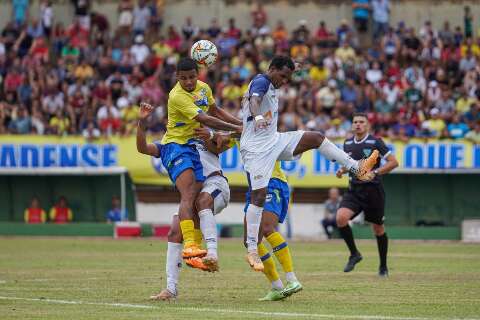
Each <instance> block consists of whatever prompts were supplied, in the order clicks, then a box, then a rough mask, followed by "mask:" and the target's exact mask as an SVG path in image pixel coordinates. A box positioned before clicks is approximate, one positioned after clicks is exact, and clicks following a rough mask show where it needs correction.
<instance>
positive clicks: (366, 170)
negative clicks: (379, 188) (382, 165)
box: [355, 150, 379, 181]
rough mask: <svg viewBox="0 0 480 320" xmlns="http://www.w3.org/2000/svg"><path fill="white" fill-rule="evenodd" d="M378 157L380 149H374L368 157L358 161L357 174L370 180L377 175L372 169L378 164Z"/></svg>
mask: <svg viewBox="0 0 480 320" xmlns="http://www.w3.org/2000/svg"><path fill="white" fill-rule="evenodd" d="M378 157H379V153H378V150H373V152H372V154H371V155H370V156H369V157H368V158H366V159H362V160H360V161H358V170H355V175H356V176H357V178H358V179H359V180H362V181H370V180H372V179H373V178H374V177H375V174H374V173H373V172H372V169H373V167H374V166H375V165H376V164H377V161H378Z"/></svg>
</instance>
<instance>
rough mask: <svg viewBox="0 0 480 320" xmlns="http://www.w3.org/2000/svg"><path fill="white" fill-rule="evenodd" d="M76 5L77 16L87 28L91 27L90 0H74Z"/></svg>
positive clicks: (83, 26)
mask: <svg viewBox="0 0 480 320" xmlns="http://www.w3.org/2000/svg"><path fill="white" fill-rule="evenodd" d="M72 2H73V5H74V7H75V17H76V19H78V22H79V23H80V25H81V26H82V28H84V29H85V30H88V29H90V17H89V10H90V0H72Z"/></svg>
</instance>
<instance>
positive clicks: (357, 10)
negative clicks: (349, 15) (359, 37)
mask: <svg viewBox="0 0 480 320" xmlns="http://www.w3.org/2000/svg"><path fill="white" fill-rule="evenodd" d="M352 8H353V21H354V22H355V27H356V28H357V30H358V31H359V32H362V33H364V32H367V30H368V18H369V14H370V12H369V10H370V0H353V1H352Z"/></svg>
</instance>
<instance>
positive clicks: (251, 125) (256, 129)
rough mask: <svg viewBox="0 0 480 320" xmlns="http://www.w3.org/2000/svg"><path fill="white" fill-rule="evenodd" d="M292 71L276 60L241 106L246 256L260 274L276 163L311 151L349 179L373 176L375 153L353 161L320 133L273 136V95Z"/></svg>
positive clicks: (287, 64)
mask: <svg viewBox="0 0 480 320" xmlns="http://www.w3.org/2000/svg"><path fill="white" fill-rule="evenodd" d="M294 70H295V65H294V63H293V61H292V59H290V58H289V57H285V56H275V57H274V58H273V60H272V62H271V63H270V66H269V69H268V71H267V73H266V74H259V75H257V76H256V77H255V78H254V79H253V80H252V81H251V82H250V84H249V86H248V90H247V92H246V94H245V96H244V99H243V101H242V107H243V132H242V136H241V140H240V154H241V157H242V160H243V163H244V166H245V170H246V172H247V178H248V182H249V186H250V188H251V190H252V191H251V203H250V204H249V205H248V208H247V212H246V225H247V241H246V242H247V251H248V253H247V256H246V259H247V261H248V263H249V264H250V266H251V267H252V268H253V269H254V270H255V271H263V268H264V266H263V263H262V261H261V259H260V257H259V255H258V249H257V245H258V242H257V241H258V234H259V229H260V222H261V220H262V212H263V210H264V208H263V207H264V204H265V198H266V195H267V186H268V183H269V181H270V177H271V176H272V172H273V168H274V166H275V162H276V161H277V160H293V159H294V158H295V157H296V156H298V155H300V154H302V153H303V152H305V151H307V150H311V149H318V150H319V151H320V153H321V154H322V155H323V156H324V157H326V158H327V159H329V160H331V161H337V162H338V163H339V164H341V165H342V166H344V167H345V168H347V169H348V170H349V171H350V172H352V173H354V174H355V175H356V176H357V177H358V178H359V179H361V180H369V179H371V178H372V176H373V174H372V172H371V169H372V167H373V166H374V165H375V163H376V161H377V158H378V152H373V153H372V154H371V155H370V157H368V158H367V159H364V160H360V161H356V160H354V159H352V158H351V157H350V156H349V155H348V154H346V153H345V152H343V151H342V150H341V149H339V148H338V147H337V146H335V145H334V144H333V143H332V142H330V141H329V140H328V139H327V138H325V137H324V136H323V135H322V134H321V133H319V132H311V131H292V132H285V133H279V132H277V121H278V96H277V92H276V90H277V89H278V88H280V87H281V86H282V85H285V84H288V83H289V81H290V79H291V76H292V73H293V71H294Z"/></svg>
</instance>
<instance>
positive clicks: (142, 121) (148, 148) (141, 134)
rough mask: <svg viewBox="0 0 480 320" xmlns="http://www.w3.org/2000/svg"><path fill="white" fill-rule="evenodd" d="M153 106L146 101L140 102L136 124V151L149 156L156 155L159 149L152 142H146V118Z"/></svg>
mask: <svg viewBox="0 0 480 320" xmlns="http://www.w3.org/2000/svg"><path fill="white" fill-rule="evenodd" d="M153 110H155V108H154V107H153V106H152V105H150V104H148V103H144V102H142V103H140V116H139V120H138V125H137V151H138V152H140V153H143V154H146V155H149V156H154V157H158V156H159V150H158V148H157V146H156V145H155V144H153V143H147V138H146V134H145V130H146V121H147V118H148V117H149V116H150V115H151V114H152V112H153Z"/></svg>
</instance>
